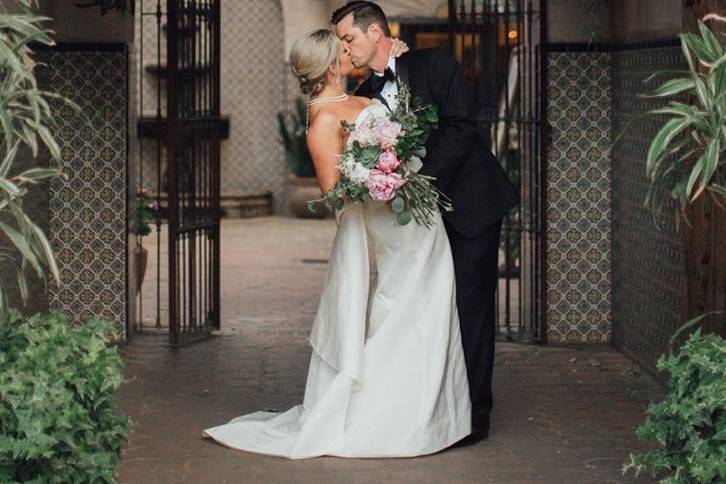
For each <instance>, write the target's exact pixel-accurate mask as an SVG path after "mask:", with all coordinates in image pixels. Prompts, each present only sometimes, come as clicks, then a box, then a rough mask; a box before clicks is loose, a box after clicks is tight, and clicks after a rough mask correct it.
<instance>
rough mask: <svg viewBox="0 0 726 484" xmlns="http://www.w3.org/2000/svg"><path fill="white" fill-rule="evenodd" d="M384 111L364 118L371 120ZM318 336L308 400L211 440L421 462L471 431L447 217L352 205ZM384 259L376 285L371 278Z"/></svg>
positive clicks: (302, 453) (224, 428) (218, 432)
mask: <svg viewBox="0 0 726 484" xmlns="http://www.w3.org/2000/svg"><path fill="white" fill-rule="evenodd" d="M374 109H386V108H385V107H383V106H382V105H381V104H372V105H371V106H369V107H367V108H365V109H364V110H363V111H362V112H361V113H360V115H359V116H358V119H357V120H356V121H357V122H360V121H361V120H362V118H363V117H364V116H366V115H367V114H369V113H371V112H372V110H374ZM337 216H338V221H339V226H338V231H337V233H336V235H335V240H334V242H333V248H332V253H331V255H330V262H329V268H328V273H327V276H326V280H325V283H324V286H323V290H322V294H321V297H320V303H319V306H318V310H317V314H316V316H315V320H314V323H313V328H312V330H311V334H310V337H309V343H310V345H311V346H312V349H313V351H312V356H311V359H310V366H309V369H308V375H307V383H306V387H305V395H304V398H303V403H302V404H301V405H297V406H295V407H293V408H291V409H289V410H287V411H286V412H264V411H259V412H255V413H251V414H248V415H243V416H241V417H237V418H234V419H233V420H231V421H229V422H228V423H226V424H223V425H219V426H217V427H212V428H209V429H206V430H205V431H204V436H205V437H211V438H212V439H214V440H216V441H217V442H219V443H221V444H223V445H225V446H228V447H231V448H235V449H240V450H245V451H249V452H256V453H260V454H268V455H275V456H282V457H287V458H290V459H302V458H308V457H315V456H322V455H329V456H340V457H412V456H418V455H425V454H430V453H434V452H437V451H439V450H442V449H444V448H446V447H448V446H449V445H450V444H452V443H454V442H456V441H457V440H459V439H461V438H463V437H465V436H466V435H468V434H469V433H470V432H471V402H470V400H469V386H468V383H467V376H466V366H465V364H464V354H463V350H462V346H461V335H460V330H459V317H458V313H457V309H456V293H455V283H454V267H453V261H452V258H451V250H450V247H449V242H448V239H447V235H446V231H445V229H444V225H443V221H442V219H441V215H440V214H438V213H437V214H436V220H435V224H434V226H433V227H432V228H430V229H427V228H425V227H423V226H420V225H418V224H417V223H416V222H415V221H412V222H410V223H409V224H408V225H405V226H400V225H398V224H397V223H396V221H395V217H394V215H393V212H392V211H391V210H390V208H388V207H387V206H386V205H385V204H384V203H382V202H373V201H370V200H369V201H366V202H365V203H363V204H347V205H346V206H345V207H344V208H343V209H342V210H341V211H340V212H339V213H338V214H337ZM369 250H371V251H372V252H373V254H371V255H372V257H371V258H370V260H375V267H376V272H377V277H375V278H372V277H370V273H369Z"/></svg>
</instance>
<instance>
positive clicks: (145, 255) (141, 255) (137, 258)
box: [134, 245, 149, 294]
mask: <svg viewBox="0 0 726 484" xmlns="http://www.w3.org/2000/svg"><path fill="white" fill-rule="evenodd" d="M148 260H149V250H148V249H147V248H146V247H142V246H140V245H137V246H136V247H134V272H135V274H136V294H138V293H139V291H140V290H141V284H142V283H143V282H144V275H145V274H146V262H147V261H148Z"/></svg>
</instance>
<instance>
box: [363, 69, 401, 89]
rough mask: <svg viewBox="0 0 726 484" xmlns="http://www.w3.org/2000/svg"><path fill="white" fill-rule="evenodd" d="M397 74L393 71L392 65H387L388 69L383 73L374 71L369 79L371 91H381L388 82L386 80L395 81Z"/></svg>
mask: <svg viewBox="0 0 726 484" xmlns="http://www.w3.org/2000/svg"><path fill="white" fill-rule="evenodd" d="M395 80H396V75H395V74H394V73H393V71H392V70H391V68H390V67H386V70H385V71H383V75H382V76H379V75H378V74H376V73H372V74H371V76H370V79H369V83H370V86H371V91H372V92H374V93H377V92H381V90H382V89H383V86H384V85H385V84H386V81H395Z"/></svg>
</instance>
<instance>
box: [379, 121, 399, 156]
mask: <svg viewBox="0 0 726 484" xmlns="http://www.w3.org/2000/svg"><path fill="white" fill-rule="evenodd" d="M375 133H376V137H377V138H378V144H380V145H381V147H382V148H383V149H384V150H390V149H391V148H393V145H395V144H396V140H397V139H398V137H399V136H400V135H401V125H400V124H398V123H396V122H393V121H391V120H389V119H386V120H383V121H382V122H381V123H379V124H378V125H377V126H376V127H375Z"/></svg>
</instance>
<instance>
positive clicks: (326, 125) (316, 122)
mask: <svg viewBox="0 0 726 484" xmlns="http://www.w3.org/2000/svg"><path fill="white" fill-rule="evenodd" d="M339 125H340V114H339V113H338V112H337V111H336V110H334V109H328V108H324V107H320V108H319V109H317V110H316V111H315V112H314V113H310V125H309V126H308V136H309V135H310V133H325V132H329V131H330V130H331V129H335V128H336V126H339Z"/></svg>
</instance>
